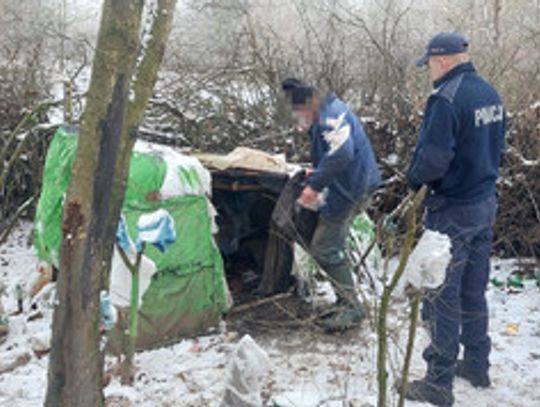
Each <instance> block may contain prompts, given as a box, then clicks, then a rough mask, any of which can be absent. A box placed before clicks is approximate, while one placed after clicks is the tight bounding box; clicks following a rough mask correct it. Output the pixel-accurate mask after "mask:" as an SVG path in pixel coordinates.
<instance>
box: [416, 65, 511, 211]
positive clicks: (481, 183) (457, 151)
mask: <svg viewBox="0 0 540 407" xmlns="http://www.w3.org/2000/svg"><path fill="white" fill-rule="evenodd" d="M505 133H506V114H505V110H504V107H503V104H502V102H501V98H500V97H499V95H498V94H497V91H496V90H495V89H494V88H493V86H491V85H490V84H489V83H488V82H487V81H485V80H484V79H483V78H481V77H480V76H479V75H478V74H477V73H476V70H475V69H474V67H473V65H472V64H471V63H464V64H461V65H458V66H456V67H455V68H454V69H452V70H451V71H450V72H448V73H447V74H446V75H445V76H444V77H442V78H441V79H439V80H438V81H435V82H434V90H433V92H432V94H431V96H430V97H429V99H428V101H427V105H426V110H425V113H424V122H423V125H422V128H421V130H420V136H419V138H418V141H417V145H416V150H415V153H414V156H413V160H412V163H411V165H410V167H409V170H408V173H407V181H408V183H409V186H410V187H411V188H412V189H414V190H417V189H419V188H420V187H421V186H422V185H423V184H426V185H428V187H429V193H428V196H427V198H426V201H425V204H426V206H427V207H428V208H431V209H438V208H442V207H444V206H446V205H449V204H451V205H455V204H458V205H459V204H469V203H475V202H477V201H480V200H482V199H484V198H486V197H489V196H493V195H495V183H496V180H497V177H498V176H499V166H500V163H501V158H502V154H503V152H504V149H505Z"/></svg>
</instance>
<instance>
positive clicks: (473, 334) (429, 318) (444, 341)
mask: <svg viewBox="0 0 540 407" xmlns="http://www.w3.org/2000/svg"><path fill="white" fill-rule="evenodd" d="M496 209H497V201H496V198H495V197H490V198H487V199H485V200H483V201H481V202H478V203H474V204H470V205H460V206H449V207H446V208H443V209H441V210H435V211H431V210H428V211H427V213H426V218H425V226H426V227H427V228H428V229H432V230H436V231H439V232H441V233H445V234H447V235H448V236H449V237H450V239H451V242H452V259H451V262H450V265H449V266H448V269H447V271H446V279H445V282H444V284H443V285H442V286H441V288H439V289H437V290H432V291H430V292H428V293H427V294H426V297H425V299H424V302H423V307H422V318H423V319H424V321H426V322H427V326H428V329H429V331H430V335H431V343H430V345H429V346H428V347H427V348H426V349H425V351H424V354H423V357H424V359H425V361H426V362H427V365H428V369H427V375H426V379H427V381H428V382H431V383H434V384H436V385H439V386H443V387H448V388H451V387H452V383H453V379H454V376H455V369H456V359H457V355H458V352H459V343H460V342H461V344H462V345H463V347H464V361H465V363H466V364H467V366H469V367H471V368H473V369H477V370H478V371H480V372H485V371H487V369H488V367H489V360H488V357H489V352H490V349H491V340H490V338H489V335H488V332H487V331H488V309H487V303H486V296H485V292H486V287H487V284H488V280H489V270H490V254H491V244H492V239H493V223H494V221H495V213H496Z"/></svg>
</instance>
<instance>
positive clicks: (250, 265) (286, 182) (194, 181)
mask: <svg viewBox="0 0 540 407" xmlns="http://www.w3.org/2000/svg"><path fill="white" fill-rule="evenodd" d="M77 140H78V136H77V131H76V130H75V129H68V128H60V129H58V131H57V132H56V134H55V136H54V138H53V140H52V143H51V145H50V148H49V152H48V155H47V160H46V163H45V169H44V177H43V189H42V194H41V197H40V200H39V203H38V207H37V212H36V219H35V233H34V245H35V247H36V249H37V252H38V256H39V258H40V259H42V260H43V261H46V262H47V263H49V264H50V265H52V266H54V267H58V263H59V248H60V243H61V222H62V205H63V200H64V195H65V192H66V190H67V187H68V184H69V180H70V174H71V168H72V166H73V162H74V159H75V152H76V148H77ZM201 162H202V164H201ZM203 164H204V166H203ZM300 172H301V168H300V167H298V166H291V165H289V164H287V163H286V162H285V159H284V157H280V156H272V155H269V154H266V153H264V152H261V151H258V150H252V149H247V148H243V147H240V148H237V149H236V150H234V151H233V152H232V153H230V154H229V155H227V156H219V155H211V154H199V155H197V156H196V157H187V156H185V155H182V154H180V153H178V152H176V151H175V150H173V149H172V148H170V147H164V146H161V145H156V144H151V143H147V142H142V141H138V142H137V143H136V145H135V149H134V152H133V155H132V159H131V164H130V171H129V179H128V183H127V191H126V195H125V199H124V204H123V208H122V213H123V215H124V219H125V225H126V226H127V233H128V235H129V237H130V238H131V239H133V240H135V238H136V234H137V221H138V220H139V218H140V217H141V215H147V214H149V213H151V212H154V211H156V210H158V209H164V210H166V211H167V212H168V213H169V214H170V215H171V217H172V218H173V219H174V225H175V226H174V227H175V232H176V236H177V239H176V241H175V242H174V243H173V244H172V245H171V246H170V248H169V249H168V250H167V252H165V253H162V252H160V251H159V250H157V249H156V248H154V247H148V248H147V249H146V250H145V252H144V257H143V261H142V267H141V279H140V287H141V298H140V301H139V304H140V308H139V316H140V318H139V331H138V339H137V341H138V342H137V347H138V348H148V347H151V346H156V345H161V344H164V343H167V342H170V341H175V340H177V339H178V338H180V337H185V336H191V335H196V334H200V333H203V332H205V331H206V330H207V329H208V328H209V327H211V326H215V325H216V324H217V322H218V320H219V318H220V317H221V315H222V314H223V313H224V312H225V311H226V309H227V308H228V306H230V305H231V302H230V295H229V289H230V292H231V293H232V294H233V297H234V299H235V301H237V302H242V301H244V300H248V299H249V298H251V297H252V296H253V292H254V291H256V292H257V294H258V295H260V294H272V293H276V292H283V291H287V290H289V289H290V287H291V285H292V284H293V283H294V278H293V277H292V273H291V271H292V269H293V261H294V253H295V249H294V246H295V242H297V243H298V242H299V239H298V237H297V236H294V234H290V233H285V232H286V231H285V230H284V228H283V225H282V223H283V221H285V222H287V221H288V220H290V221H291V222H292V223H291V224H290V225H289V226H290V227H292V229H295V228H296V226H298V225H301V226H302V227H299V228H298V229H301V230H300V232H301V235H302V236H301V239H300V242H299V243H300V244H302V245H304V246H305V243H306V240H309V233H310V232H309V231H310V230H311V231H312V229H313V226H314V222H316V221H317V216H316V215H315V216H314V213H306V212H301V211H300V212H298V211H297V210H294V207H295V205H294V201H295V200H296V197H295V196H294V194H295V193H297V192H298V191H300V190H301V182H302V180H303V176H302V175H301V173H300ZM293 174H296V175H295V176H292V175H293ZM289 218H290V219H289ZM306 226H307V227H306ZM354 230H355V231H356V232H355V233H357V234H358V233H360V234H361V235H365V236H364V237H366V236H367V239H364V240H365V241H369V242H371V240H372V238H373V225H372V224H371V223H369V219H367V218H364V217H362V218H359V220H358V222H357V225H356V226H355V228H354ZM363 230H365V231H367V232H364V231H363ZM358 231H360V232H358ZM360 238H362V236H360ZM130 287H131V276H130V274H129V271H128V270H127V268H126V267H125V265H124V264H123V262H122V260H121V259H120V256H119V255H118V253H115V255H114V257H113V261H112V270H111V278H110V287H109V289H110V298H111V301H112V303H113V304H114V305H116V306H120V307H127V305H128V303H129V296H130V293H129V290H130ZM119 331H120V328H117V329H116V332H114V331H113V332H112V334H111V335H110V336H111V339H112V342H115V338H116V339H117V338H118V335H116V334H117V333H118V332H119ZM110 342H111V341H110ZM114 347H115V349H117V347H116V346H114Z"/></svg>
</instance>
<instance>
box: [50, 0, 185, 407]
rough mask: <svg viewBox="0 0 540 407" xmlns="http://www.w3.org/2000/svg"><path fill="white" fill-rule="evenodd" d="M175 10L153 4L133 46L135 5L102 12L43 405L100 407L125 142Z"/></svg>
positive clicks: (163, 0) (166, 1) (130, 1)
mask: <svg viewBox="0 0 540 407" xmlns="http://www.w3.org/2000/svg"><path fill="white" fill-rule="evenodd" d="M151 3H153V2H151ZM175 5H176V0H158V2H157V9H156V10H152V12H151V13H150V16H153V17H154V18H153V24H152V26H151V27H150V28H151V29H150V33H149V35H148V38H150V40H149V41H147V42H146V43H145V42H144V37H143V41H142V43H141V41H140V32H141V20H142V16H143V6H144V1H143V0H105V2H104V5H103V13H102V20H101V27H100V31H99V36H98V43H97V48H96V54H95V59H94V64H93V70H92V79H91V83H90V89H89V92H88V100H87V107H86V110H85V113H84V117H83V120H82V123H81V132H80V137H79V147H78V150H77V157H76V159H75V163H74V167H73V172H72V176H71V180H72V182H71V183H70V186H69V188H68V193H67V197H66V200H65V203H64V215H63V225H62V246H61V253H60V254H61V260H60V273H59V278H58V302H57V306H56V308H55V311H54V317H53V337H52V348H51V355H50V362H49V372H48V388H47V396H46V400H45V405H46V406H51V407H52V406H55V407H56V406H92V407H95V406H101V405H103V393H102V371H103V353H102V351H101V350H102V349H101V348H100V332H99V293H100V291H101V289H103V288H105V287H106V286H107V282H108V273H109V268H110V262H111V256H112V249H113V243H114V238H115V234H116V228H117V224H118V219H119V214H120V208H121V206H122V201H123V196H124V193H125V188H126V179H127V174H128V169H129V160H130V157H131V150H132V148H133V144H134V142H135V139H134V136H133V135H134V134H135V130H136V129H137V127H138V125H139V123H140V121H141V119H142V117H143V114H144V109H145V107H146V104H147V102H148V99H149V97H150V95H151V93H152V89H153V86H154V84H155V81H156V77H157V72H158V69H159V65H160V62H161V58H162V55H163V50H164V47H165V41H166V38H167V34H168V31H169V28H170V23H171V21H172V17H173V14H174V9H175Z"/></svg>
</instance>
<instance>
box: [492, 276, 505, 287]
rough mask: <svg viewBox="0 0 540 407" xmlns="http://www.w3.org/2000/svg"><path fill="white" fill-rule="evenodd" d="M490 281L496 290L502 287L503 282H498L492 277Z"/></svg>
mask: <svg viewBox="0 0 540 407" xmlns="http://www.w3.org/2000/svg"><path fill="white" fill-rule="evenodd" d="M490 281H491V284H493V285H494V286H495V287H497V288H502V287H504V281H501V280H499V279H498V278H497V277H493V278H492V279H491V280H490Z"/></svg>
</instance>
